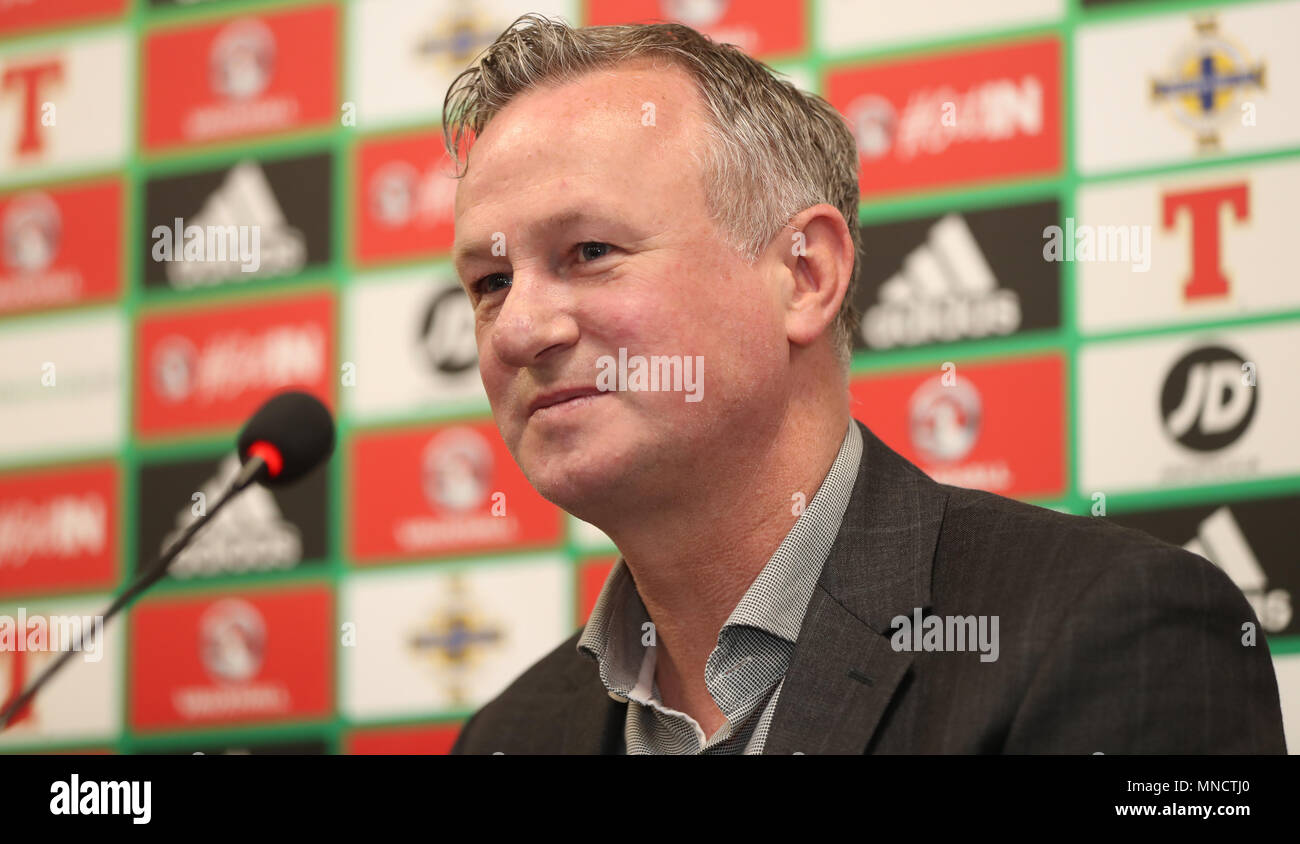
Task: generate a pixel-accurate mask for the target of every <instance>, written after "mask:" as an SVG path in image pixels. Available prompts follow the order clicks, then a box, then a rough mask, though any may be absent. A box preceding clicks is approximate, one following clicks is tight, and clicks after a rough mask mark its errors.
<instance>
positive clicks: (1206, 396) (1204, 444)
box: [1160, 346, 1259, 451]
mask: <svg viewBox="0 0 1300 844" xmlns="http://www.w3.org/2000/svg"><path fill="white" fill-rule="evenodd" d="M1245 362H1246V361H1245V359H1244V358H1242V357H1241V356H1240V355H1238V354H1237V353H1236V352H1234V351H1232V350H1231V349H1225V348H1224V347H1222V346H1203V347H1201V348H1199V349H1194V350H1192V351H1191V352H1188V353H1187V354H1186V355H1184V356H1183V358H1182V360H1180V361H1178V363H1176V364H1174V367H1173V369H1171V370H1169V375H1168V376H1166V378H1165V385H1164V388H1163V389H1162V390H1161V391H1160V415H1161V417H1162V418H1163V419H1164V421H1165V430H1166V431H1168V432H1169V435H1170V436H1171V437H1173V438H1174V439H1175V440H1177V441H1178V442H1179V444H1181V445H1183V446H1184V447H1186V448H1190V449H1193V450H1195V451H1215V450H1217V449H1220V448H1224V447H1225V446H1228V445H1230V444H1232V443H1233V442H1235V441H1236V440H1237V438H1238V437H1240V436H1241V435H1242V433H1244V432H1245V430H1246V428H1248V427H1249V426H1250V422H1251V420H1252V419H1253V418H1254V416H1255V405H1256V403H1257V401H1258V393H1257V392H1256V391H1257V390H1258V389H1259V387H1258V386H1249V385H1248V379H1247V378H1246V377H1244V375H1245V373H1244V371H1243V369H1242V365H1243V364H1244V363H1245Z"/></svg>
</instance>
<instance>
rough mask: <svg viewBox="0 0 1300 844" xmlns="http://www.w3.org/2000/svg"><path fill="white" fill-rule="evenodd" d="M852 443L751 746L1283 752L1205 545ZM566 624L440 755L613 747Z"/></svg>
mask: <svg viewBox="0 0 1300 844" xmlns="http://www.w3.org/2000/svg"><path fill="white" fill-rule="evenodd" d="M855 424H857V425H858V426H859V427H860V428H861V431H862V437H863V454H862V461H861V464H860V466H859V469H858V476H857V480H856V482H855V484H854V487H853V494H852V498H851V499H850V502H849V505H848V509H847V511H846V512H845V515H844V520H843V522H842V523H841V525H840V530H839V534H838V536H837V538H836V541H835V544H834V546H833V547H832V549H831V552H830V556H829V558H828V559H827V561H826V564H825V566H824V567H823V570H822V574H821V579H820V581H819V582H818V584H817V588H816V590H815V591H814V593H813V597H812V600H811V601H810V602H809V604H808V611H807V615H806V616H805V618H804V622H803V627H802V629H801V630H800V632H799V638H798V641H797V642H796V645H795V650H794V655H793V657H792V660H791V664H790V667H789V670H788V673H787V674H786V678H785V686H784V688H783V689H782V691H781V697H780V699H779V701H778V705H777V709H776V713H775V716H774V719H773V722H772V725H771V730H770V732H769V734H768V739H767V744H766V747H765V748H764V753H765V754H790V753H795V752H802V753H807V754H818V753H838V754H845V753H852V754H858V753H1068V754H1091V753H1095V752H1098V751H1100V752H1102V753H1106V754H1115V753H1284V752H1286V748H1285V742H1284V739H1283V735H1282V716H1281V708H1280V704H1279V700H1278V691H1277V680H1276V678H1275V676H1274V673H1273V665H1272V660H1271V659H1270V656H1269V651H1268V646H1267V644H1266V643H1265V641H1264V638H1263V635H1262V632H1258V633H1257V642H1256V644H1254V645H1253V646H1251V645H1247V644H1243V636H1244V635H1245V634H1244V633H1243V625H1245V624H1252V625H1254V628H1253V629H1254V630H1255V631H1260V626H1259V621H1258V619H1257V618H1256V617H1255V614H1254V612H1253V611H1252V610H1251V607H1250V605H1249V604H1248V603H1247V601H1246V599H1245V597H1244V596H1243V595H1242V593H1241V591H1240V590H1239V589H1237V587H1236V586H1235V585H1234V584H1233V583H1232V581H1231V580H1230V579H1229V578H1228V576H1227V575H1226V574H1224V573H1223V572H1222V571H1221V570H1219V569H1218V568H1217V567H1215V566H1214V565H1213V564H1211V563H1210V562H1208V561H1207V560H1205V559H1203V558H1201V557H1199V556H1197V555H1195V554H1192V553H1190V552H1188V551H1185V550H1183V549H1181V548H1177V547H1175V546H1173V545H1169V544H1166V543H1164V542H1161V541H1159V540H1157V539H1155V538H1153V537H1150V536H1148V535H1146V534H1144V533H1140V532H1137V531H1134V530H1130V529H1127V528H1122V527H1119V526H1117V525H1115V524H1113V523H1110V522H1108V521H1107V520H1106V519H1105V518H1104V517H1097V518H1088V517H1080V516H1067V515H1064V514H1060V513H1056V512H1054V511H1051V510H1047V509H1043V508H1039V507H1034V506H1031V505H1027V504H1022V503H1020V502H1017V501H1013V500H1011V499H1007V498H1002V497H1000V496H996V495H991V494H988V493H984V492H976V491H972V490H966V489H960V488H957V487H951V486H945V485H942V484H938V483H935V482H934V481H932V480H931V479H930V478H928V477H927V476H926V475H925V474H924V473H923V472H921V470H919V469H918V468H916V467H915V466H913V465H912V464H911V463H909V462H908V461H907V460H905V459H904V458H903V457H901V456H900V455H898V454H897V453H895V452H894V451H893V450H891V449H890V448H889V447H888V446H886V445H885V444H884V443H883V442H881V441H880V440H879V439H877V438H876V437H875V436H874V435H873V434H872V433H871V431H870V430H868V429H867V428H866V426H865V425H862V423H860V422H855ZM917 607H920V608H922V609H923V610H924V614H926V615H929V614H932V613H933V614H937V615H939V616H940V617H947V616H969V615H975V616H980V615H986V616H998V619H999V628H998V629H999V640H1000V641H999V654H998V659H997V660H996V661H993V662H984V661H981V660H980V659H979V654H978V653H973V652H952V651H947V652H941V651H924V650H922V651H907V650H896V649H895V647H894V644H893V643H891V637H893V634H894V633H895V630H896V629H897V628H895V627H894V626H893V621H892V619H894V618H895V617H896V616H900V615H903V616H909V617H911V616H912V615H913V611H914V609H915V608H917ZM579 635H580V633H575V634H574V635H573V636H571V637H570V638H569V639H567V640H566V641H565V642H563V643H562V644H560V645H559V646H558V647H557V648H555V650H553V651H552V652H551V653H550V654H548V655H547V656H546V657H544V658H542V659H541V660H540V661H539V662H537V663H536V664H535V665H533V666H532V667H531V668H529V669H528V670H527V671H526V672H524V674H522V675H521V676H520V677H519V678H518V679H517V680H515V681H514V683H512V684H511V685H510V686H509V687H508V688H507V689H506V690H505V691H504V692H502V693H501V694H500V695H498V696H497V697H496V698H495V699H494V700H492V701H490V702H489V703H487V704H486V705H484V706H483V707H482V708H481V709H480V710H479V711H478V712H476V713H475V714H474V716H473V717H472V718H471V719H470V720H469V721H468V722H467V723H466V724H465V726H464V728H463V730H462V731H461V734H460V737H459V738H458V739H457V741H456V744H455V747H454V748H453V750H452V752H453V753H457V754H477V753H494V752H497V751H500V752H502V753H506V754H516V753H527V754H538V753H542V754H559V753H565V754H567V753H579V754H600V753H605V754H610V753H619V752H622V737H623V719H624V716H625V714H626V711H627V704H626V703H620V702H618V701H616V700H614V699H612V698H611V697H610V696H609V695H608V693H607V692H606V690H605V688H604V686H603V685H602V684H601V682H600V677H599V675H598V674H597V669H596V664H595V662H593V661H592V660H591V659H589V658H587V657H585V656H583V655H581V654H579V653H578V652H577V650H576V643H577V640H578V636H579Z"/></svg>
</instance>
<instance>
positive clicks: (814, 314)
mask: <svg viewBox="0 0 1300 844" xmlns="http://www.w3.org/2000/svg"><path fill="white" fill-rule="evenodd" d="M790 226H792V227H793V228H790V227H787V228H783V229H782V230H781V231H779V232H777V234H776V236H775V237H774V238H773V239H772V243H771V244H769V246H768V248H769V249H776V250H781V254H780V255H779V259H780V261H781V262H782V264H783V265H784V266H785V272H784V273H783V276H782V282H783V284H784V290H783V294H784V296H783V302H784V304H785V329H786V336H787V337H788V338H789V340H790V342H791V343H794V344H795V345H797V346H807V345H810V344H812V343H813V342H814V341H816V340H817V338H818V337H821V336H822V335H823V334H826V333H827V332H828V330H829V329H830V328H831V327H832V326H833V325H834V322H835V320H836V318H837V317H838V315H839V312H840V305H841V304H842V303H843V301H844V297H845V296H847V295H848V290H849V279H850V278H851V276H852V274H853V259H854V254H853V237H852V235H851V234H850V233H849V227H848V224H847V223H846V222H845V220H844V216H843V215H842V214H840V212H839V209H837V208H836V207H835V206H834V205H830V204H828V203H822V204H820V205H814V206H812V207H810V208H806V209H804V210H803V211H801V212H799V213H798V214H796V215H795V216H794V217H792V218H791V220H790Z"/></svg>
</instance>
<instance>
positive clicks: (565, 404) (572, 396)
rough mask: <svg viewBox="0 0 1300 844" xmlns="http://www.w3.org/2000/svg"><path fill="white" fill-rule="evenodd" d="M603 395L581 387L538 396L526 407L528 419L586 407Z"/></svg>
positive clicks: (594, 389) (590, 388) (593, 388)
mask: <svg viewBox="0 0 1300 844" xmlns="http://www.w3.org/2000/svg"><path fill="white" fill-rule="evenodd" d="M603 395H604V393H603V392H601V391H600V390H597V389H596V388H595V387H581V388H576V389H571V390H559V391H557V392H554V393H548V394H546V395H543V396H539V397H537V398H536V399H534V400H533V403H532V404H530V405H529V406H528V416H529V418H530V419H531V418H535V417H538V416H543V417H551V416H558V415H560V414H563V413H568V412H571V411H573V410H576V409H578V408H582V407H586V406H587V405H589V404H591V403H592V402H594V401H595V400H596V399H598V398H600V397H601V396H603Z"/></svg>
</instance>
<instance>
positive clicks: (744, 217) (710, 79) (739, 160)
mask: <svg viewBox="0 0 1300 844" xmlns="http://www.w3.org/2000/svg"><path fill="white" fill-rule="evenodd" d="M652 56H663V57H666V58H667V59H669V60H671V61H672V62H674V63H675V64H676V65H678V66H679V67H681V68H682V69H684V70H685V71H687V72H688V73H690V74H691V76H692V78H693V79H694V80H695V83H696V85H697V86H698V89H699V91H700V93H701V95H702V96H703V99H704V101H705V103H706V104H707V107H708V113H709V117H710V121H709V122H708V124H706V128H705V132H706V135H707V138H706V142H705V143H702V144H700V145H699V146H698V147H696V150H697V152H696V153H695V156H696V160H697V163H699V164H700V165H701V166H702V169H703V172H704V173H705V174H706V184H707V185H708V187H709V188H710V190H708V192H707V195H708V202H709V209H708V210H709V213H710V214H711V215H712V217H713V219H714V220H715V221H716V222H717V223H718V225H719V228H721V229H722V230H723V231H724V232H726V233H727V235H728V237H729V238H730V240H731V245H732V247H733V248H734V249H735V250H736V251H737V252H738V253H739V254H740V255H741V256H742V257H743V258H744V259H745V260H747V261H749V262H750V263H751V264H752V263H753V262H754V261H756V260H757V259H758V256H759V255H760V254H761V253H762V251H763V249H764V248H765V247H766V246H767V244H768V243H770V242H771V240H772V238H773V237H775V236H776V234H777V233H778V232H779V231H780V230H781V229H782V228H784V227H785V225H786V223H788V222H789V220H790V218H791V217H793V216H794V215H795V214H798V213H799V212H800V211H802V210H804V209H805V208H809V207H811V206H813V205H817V204H819V203H822V202H827V203H829V204H831V205H834V206H835V207H836V208H838V209H839V211H840V213H841V214H842V215H843V216H844V222H845V223H846V224H848V227H849V232H850V234H851V235H852V238H853V247H854V266H853V270H852V273H851V275H850V277H849V288H848V292H847V293H846V294H845V296H844V301H843V303H842V304H841V306H840V311H839V314H838V315H837V318H836V320H835V323H834V329H833V330H834V336H833V338H832V343H833V345H834V348H835V350H836V353H837V356H838V358H839V361H840V364H841V366H842V367H843V368H844V370H845V371H846V372H847V370H848V364H849V361H850V356H851V354H852V349H853V332H854V329H855V327H856V325H857V322H858V319H859V317H858V314H857V312H856V310H855V308H854V306H853V294H854V290H855V288H856V286H857V285H856V282H857V275H858V266H857V260H856V257H857V254H858V252H859V250H860V248H861V235H860V234H859V232H858V226H857V222H858V201H859V194H858V151H857V145H856V143H855V142H854V138H853V134H852V132H850V131H849V127H848V124H847V123H845V121H844V118H843V117H841V116H840V114H839V112H838V111H836V110H835V108H834V107H833V106H831V105H830V103H828V102H826V100H824V99H822V98H821V97H819V96H817V95H815V94H810V93H807V92H804V91H800V90H799V89H798V88H796V87H794V85H792V84H790V83H789V82H787V81H785V80H783V79H778V78H777V77H776V75H775V71H773V70H772V69H771V68H769V67H768V66H767V65H765V64H763V63H762V62H760V61H758V60H757V59H754V58H752V57H751V56H748V55H746V54H745V53H744V52H743V51H741V50H740V49H739V48H737V47H735V46H733V45H730V44H716V43H714V42H713V41H712V40H711V39H709V38H708V37H706V36H704V35H702V34H700V33H699V32H696V31H695V30H693V29H691V28H690V27H688V26H683V25H681V24H675V23H664V24H639V25H637V24H629V25H623V26H596V27H587V28H582V29H577V28H574V27H570V26H569V25H567V24H565V23H563V22H562V21H553V20H549V19H547V18H545V17H543V16H541V15H538V14H532V13H530V14H526V15H523V16H521V17H519V18H518V19H516V20H515V22H514V23H512V24H511V25H510V26H509V27H507V28H506V30H505V31H504V32H502V33H501V35H499V36H498V37H497V39H496V40H495V41H494V42H492V44H491V45H489V46H488V48H487V49H486V50H485V51H484V52H483V53H481V54H480V55H479V57H478V60H477V61H476V62H475V63H474V65H473V66H471V67H470V68H468V69H467V70H465V71H463V72H461V74H460V75H459V76H457V77H456V79H455V80H454V81H453V82H452V84H451V87H450V88H449V89H448V91H447V96H446V99H445V100H444V101H443V113H442V131H443V142H444V144H445V145H446V147H447V151H448V153H449V154H450V155H451V157H452V159H453V160H454V161H456V162H457V163H458V168H457V177H458V178H459V177H460V176H463V175H464V173H465V168H467V167H468V160H467V159H466V158H465V156H467V155H468V148H467V146H466V145H467V144H468V143H469V141H470V138H471V137H476V136H478V135H479V134H480V133H481V132H482V131H483V129H484V127H486V126H487V124H488V122H489V121H490V120H491V119H492V118H493V117H494V116H495V115H496V113H497V112H499V111H500V110H501V109H502V108H504V107H505V106H506V104H507V103H509V102H510V101H511V100H512V99H514V98H515V97H517V96H519V95H520V94H522V93H524V92H525V91H527V90H528V89H530V88H532V87H535V86H538V85H541V84H544V83H563V82H567V81H570V80H573V79H576V78H578V77H579V76H582V75H583V74H585V73H588V72H590V71H593V70H598V69H605V68H609V67H611V66H614V65H617V64H622V63H625V62H628V61H631V60H634V59H640V58H645V57H652ZM462 160H464V165H465V166H464V167H463V168H462V167H460V166H459V164H460V163H461V162H462Z"/></svg>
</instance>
